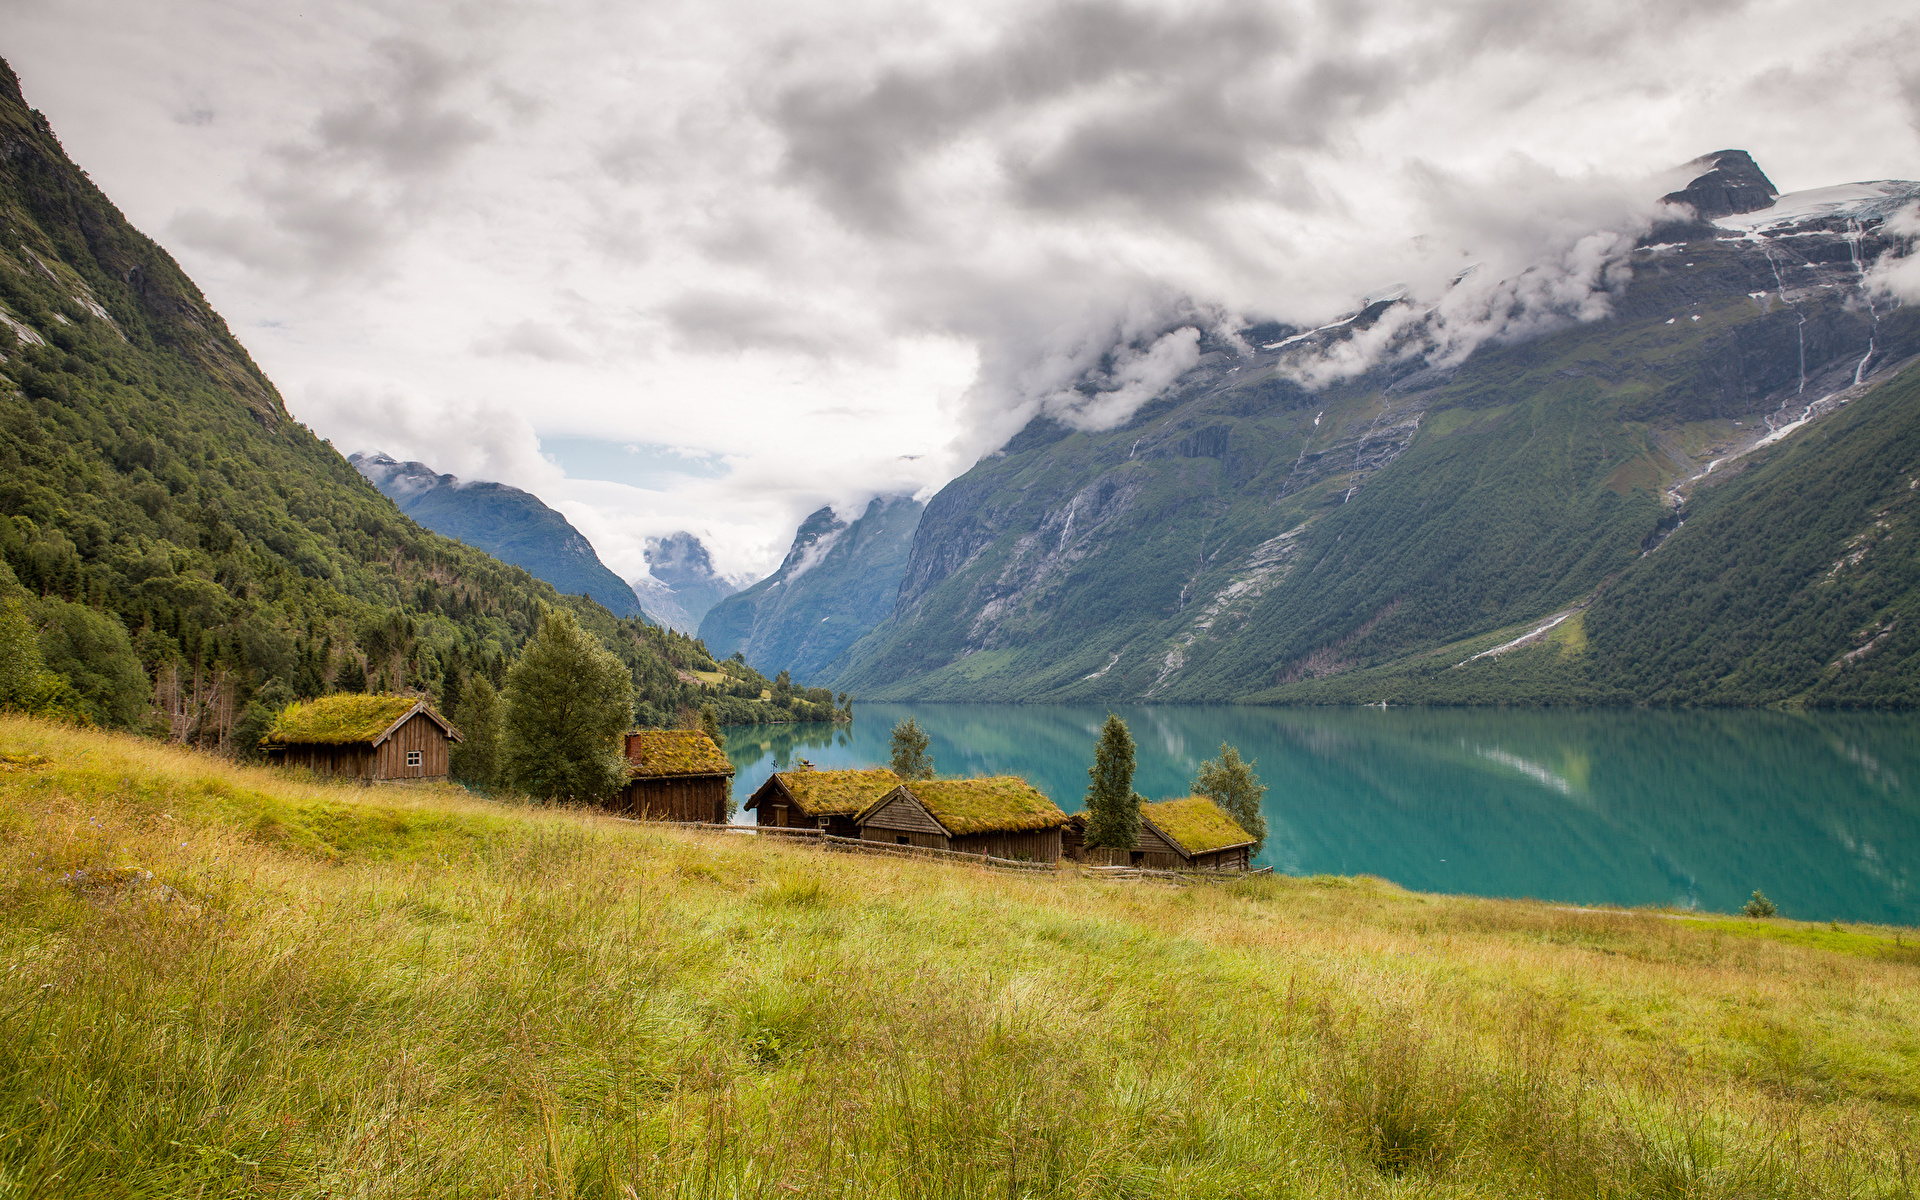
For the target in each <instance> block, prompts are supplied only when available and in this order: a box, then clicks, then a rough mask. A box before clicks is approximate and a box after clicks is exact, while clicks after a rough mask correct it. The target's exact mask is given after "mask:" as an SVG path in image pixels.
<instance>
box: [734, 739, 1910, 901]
mask: <svg viewBox="0 0 1920 1200" xmlns="http://www.w3.org/2000/svg"><path fill="white" fill-rule="evenodd" d="M1112 711H1114V712H1116V713H1118V714H1119V715H1120V716H1121V717H1122V718H1124V719H1125V720H1126V722H1127V724H1128V725H1129V726H1130V727H1131V728H1132V729H1133V734H1134V738H1135V740H1136V742H1137V743H1138V746H1139V749H1138V768H1137V772H1136V774H1135V776H1134V786H1135V787H1136V788H1137V789H1138V790H1139V791H1141V792H1142V793H1144V794H1145V795H1146V796H1147V797H1149V798H1150V799H1156V800H1157V799H1162V798H1165V797H1167V796H1173V795H1184V794H1185V793H1186V791H1187V785H1188V784H1189V782H1190V781H1191V780H1192V778H1193V772H1194V769H1195V768H1196V767H1197V766H1198V765H1199V763H1200V762H1201V761H1202V760H1203V759H1206V758H1211V757H1214V756H1215V755H1217V754H1218V752H1219V747H1220V743H1221V742H1223V741H1224V742H1230V743H1232V744H1233V745H1235V746H1237V747H1239V749H1240V752H1241V754H1242V755H1244V756H1246V757H1249V758H1253V759H1257V760H1258V763H1259V765H1258V771H1259V774H1260V777H1261V779H1262V781H1263V782H1265V783H1266V784H1268V785H1269V787H1270V789H1271V790H1270V791H1269V792H1268V793H1267V798H1266V815H1267V822H1268V826H1269V831H1270V832H1269V838H1268V842H1267V846H1266V849H1265V851H1264V852H1263V853H1262V854H1261V856H1260V858H1259V859H1258V860H1257V861H1258V862H1259V863H1260V864H1262V865H1270V866H1272V867H1273V868H1274V869H1275V870H1277V871H1283V872H1286V873H1288V874H1293V875H1313V874H1321V873H1330V874H1341V875H1352V874H1366V875H1378V876H1381V877H1383V878H1385V879H1390V880H1392V881H1394V882H1395V883H1398V884H1401V885H1403V886H1405V887H1408V888H1412V889H1414V890H1416V891H1428V892H1463V893H1469V894H1473V895H1482V896H1531V897H1535V898H1538V899H1546V900H1560V901H1566V902H1569V903H1575V904H1603V903H1604V904H1624V905H1638V904H1671V905H1678V906H1682V907H1692V908H1698V909H1702V910H1706V911H1716V912H1732V911H1734V910H1736V909H1738V908H1739V907H1740V905H1742V904H1743V903H1745V902H1746V899H1747V896H1748V894H1749V893H1751V892H1752V891H1753V890H1754V889H1755V888H1759V889H1761V890H1762V891H1764V892H1766V894H1767V895H1768V897H1769V898H1771V899H1772V900H1773V901H1774V902H1775V903H1776V904H1778V905H1779V906H1780V911H1781V913H1782V914H1783V915H1785V916H1791V917H1799V918H1803V919H1809V920H1829V919H1837V920H1851V921H1879V922H1887V923H1892V924H1899V925H1920V894H1916V889H1915V883H1916V879H1915V875H1916V864H1917V863H1920V716H1912V715H1898V714H1893V715H1890V714H1820V713H1815V714H1804V713H1778V712H1747V711H1741V712H1645V711H1632V710H1627V711H1621V710H1578V711H1559V710H1528V709H1504V710H1501V709H1493V710H1486V709H1418V708H1407V709H1385V710H1381V709H1351V708H1348V709H1299V708H1253V707H1242V706H1219V707H1169V708H1161V707H1145V706H1116V707H1114V708H1113V709H1112ZM1107 712H1108V709H1107V708H1105V707H1093V706H1088V707H1081V706H1024V705H989V704H938V705H936V704H865V703H859V704H856V705H855V709H854V721H853V723H852V725H850V726H846V725H843V726H838V727H834V726H827V725H772V726H768V725H761V726H742V727H735V728H730V729H728V730H727V731H726V733H727V738H726V741H727V751H728V754H729V756H730V757H731V758H732V759H733V762H734V765H735V766H736V767H737V768H738V769H739V774H738V775H737V776H736V777H735V780H734V795H735V797H736V798H737V799H738V800H739V801H740V802H741V803H742V804H744V803H745V802H746V798H747V797H748V796H750V795H752V794H753V791H754V789H755V788H757V787H759V786H760V784H761V783H763V782H765V780H766V778H767V776H768V775H769V774H770V773H771V772H773V771H775V770H778V769H784V768H786V767H788V766H790V765H792V763H793V762H794V761H795V760H796V759H800V758H805V759H807V760H809V761H811V762H812V763H813V764H814V765H815V766H817V767H822V768H828V767H846V766H861V765H876V764H884V763H885V762H886V761H887V756H888V736H889V734H890V733H891V732H892V729H893V725H894V722H896V721H899V720H902V719H904V718H906V717H909V716H911V717H913V718H915V719H916V720H918V721H919V722H920V724H921V725H922V726H924V727H925V728H926V729H927V731H928V732H929V733H930V734H931V735H932V739H933V745H932V751H933V757H934V765H935V766H936V767H937V768H938V769H939V771H940V772H941V773H942V774H962V775H972V774H1001V773H1011V774H1019V775H1024V776H1026V778H1027V779H1029V780H1030V781H1032V782H1033V783H1034V784H1035V785H1036V786H1038V787H1039V788H1040V789H1041V790H1043V791H1045V792H1046V793H1047V794H1048V795H1049V796H1051V797H1053V799H1054V801H1055V802H1056V803H1057V804H1059V805H1060V807H1061V808H1063V809H1065V810H1066V811H1068V812H1074V811H1077V810H1078V809H1080V808H1082V807H1084V805H1083V803H1082V800H1081V798H1082V796H1083V795H1084V794H1085V791H1086V784H1087V774H1086V772H1087V766H1088V765H1089V764H1090V763H1091V762H1092V761H1093V744H1094V738H1095V736H1096V734H1097V732H1098V730H1099V726H1100V723H1101V721H1103V720H1104V719H1105V717H1106V714H1107ZM750 817H751V814H746V813H743V814H742V819H747V818H750Z"/></svg>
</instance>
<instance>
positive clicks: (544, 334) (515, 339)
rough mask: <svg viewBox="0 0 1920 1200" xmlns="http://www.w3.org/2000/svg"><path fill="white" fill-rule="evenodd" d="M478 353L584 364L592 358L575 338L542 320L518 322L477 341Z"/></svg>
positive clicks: (476, 348)
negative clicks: (522, 356)
mask: <svg viewBox="0 0 1920 1200" xmlns="http://www.w3.org/2000/svg"><path fill="white" fill-rule="evenodd" d="M473 350H474V353H475V354H484V355H488V356H491V357H496V358H499V357H507V356H510V355H524V356H525V357H527V358H535V359H539V360H541V361H542V362H550V363H582V362H588V361H591V356H590V355H588V353H587V352H586V351H585V350H583V349H582V348H581V347H580V346H579V345H578V344H576V343H575V342H574V341H573V340H572V339H570V338H568V337H567V336H566V335H565V334H563V333H561V332H560V331H559V330H558V329H555V328H554V327H553V326H551V325H548V324H545V323H543V322H540V321H516V322H515V323H514V324H512V325H510V326H508V327H507V328H505V329H502V330H498V331H497V332H494V333H492V334H489V335H487V336H485V337H482V338H480V339H478V340H477V341H475V342H474V344H473Z"/></svg>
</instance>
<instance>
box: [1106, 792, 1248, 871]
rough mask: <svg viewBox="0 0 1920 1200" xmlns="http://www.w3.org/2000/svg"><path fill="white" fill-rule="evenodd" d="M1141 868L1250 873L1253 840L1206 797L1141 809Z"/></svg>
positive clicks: (1196, 797) (1183, 799)
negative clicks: (1245, 871) (1247, 870)
mask: <svg viewBox="0 0 1920 1200" xmlns="http://www.w3.org/2000/svg"><path fill="white" fill-rule="evenodd" d="M1135 853H1136V854H1138V855H1140V857H1138V858H1136V859H1135V860H1134V861H1135V862H1136V864H1137V865H1139V866H1142V867H1146V868H1148V869H1150V870H1154V871H1244V870H1246V869H1248V867H1250V866H1251V865H1252V862H1253V838H1252V836H1251V835H1249V834H1248V833H1247V831H1246V830H1244V829H1242V828H1240V825H1239V822H1237V821H1235V820H1234V819H1233V818H1232V817H1230V816H1228V815H1227V814H1226V811H1225V810H1224V809H1222V808H1221V807H1220V806H1219V805H1218V804H1215V803H1214V802H1213V801H1212V800H1210V799H1208V798H1207V797H1205V796H1182V797H1181V798H1180V799H1178V800H1161V801H1159V802H1158V803H1155V804H1142V805H1141V806H1140V845H1139V849H1138V850H1136V851H1135Z"/></svg>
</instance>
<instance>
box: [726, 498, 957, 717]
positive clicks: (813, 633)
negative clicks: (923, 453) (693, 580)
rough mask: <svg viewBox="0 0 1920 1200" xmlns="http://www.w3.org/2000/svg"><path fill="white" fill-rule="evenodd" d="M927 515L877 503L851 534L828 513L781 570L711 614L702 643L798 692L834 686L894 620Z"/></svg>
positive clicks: (811, 520) (914, 506) (808, 527)
mask: <svg viewBox="0 0 1920 1200" xmlns="http://www.w3.org/2000/svg"><path fill="white" fill-rule="evenodd" d="M924 511H925V509H924V506H923V505H921V504H920V503H919V502H918V501H916V500H914V499H913V498H912V497H909V496H888V497H881V498H879V499H876V500H874V501H872V502H871V503H869V504H868V505H867V509H866V511H865V512H864V513H862V514H861V515H860V516H859V518H858V519H856V520H855V521H853V523H852V524H848V523H847V522H845V521H843V520H841V519H840V518H839V517H837V516H835V515H834V512H833V510H832V509H831V508H823V509H821V510H820V511H818V512H816V513H814V514H813V515H812V516H810V517H808V518H807V519H806V521H804V522H803V523H802V524H801V526H800V529H799V531H798V532H797V533H795V534H794V538H793V548H792V549H791V550H789V551H787V557H786V559H785V560H784V561H782V562H781V564H780V569H779V570H777V571H775V572H774V573H773V574H771V575H769V576H767V577H766V578H765V579H762V580H761V581H760V582H759V583H756V584H754V585H753V586H752V587H750V588H748V589H746V590H745V591H743V592H740V593H738V594H737V595H733V596H729V597H727V598H726V599H725V600H722V601H721V602H720V603H718V604H716V605H714V606H713V609H712V611H710V612H708V613H707V615H706V618H705V619H704V620H703V621H701V622H700V638H701V640H702V641H703V642H705V643H706V644H707V645H708V646H709V647H711V648H712V649H713V652H714V653H715V654H719V655H726V654H729V653H732V652H734V651H736V650H738V651H740V652H742V653H744V654H745V655H746V656H747V657H748V658H749V659H751V660H753V661H754V662H757V663H761V664H763V665H764V666H766V667H767V668H768V669H772V668H773V667H775V666H778V667H781V668H784V669H786V670H788V671H791V672H792V673H793V677H794V679H796V680H799V681H801V682H807V683H813V682H824V681H826V680H830V679H832V678H833V677H834V675H835V674H837V673H838V671H839V666H840V660H841V658H842V657H843V656H844V655H845V654H846V652H847V650H848V648H849V647H851V646H852V645H853V644H854V643H855V642H856V641H858V640H859V639H860V638H861V637H862V636H864V635H865V634H866V633H867V632H868V631H869V630H871V629H872V628H873V627H874V626H875V625H878V624H879V623H880V622H881V621H882V620H884V619H885V618H886V616H887V614H888V613H889V612H891V611H892V610H893V603H894V597H895V596H897V595H898V594H899V592H900V579H901V576H902V575H903V574H904V573H905V571H906V567H907V554H908V550H909V548H910V547H911V546H912V544H913V536H914V529H915V528H916V527H917V526H918V525H919V523H920V517H921V513H922V512H924Z"/></svg>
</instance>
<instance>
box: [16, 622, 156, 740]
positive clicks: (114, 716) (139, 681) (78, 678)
mask: <svg viewBox="0 0 1920 1200" xmlns="http://www.w3.org/2000/svg"><path fill="white" fill-rule="evenodd" d="M33 608H34V616H35V617H36V618H37V619H38V623H39V625H40V649H41V652H42V654H43V655H44V657H45V663H46V668H47V670H49V671H52V672H53V673H54V674H56V675H60V676H63V677H65V678H66V680H67V681H68V682H69V683H70V684H72V686H73V690H74V691H75V692H76V693H77V694H78V695H79V697H80V700H81V703H82V707H83V709H84V711H85V712H86V714H87V717H88V719H89V720H91V721H92V722H93V723H94V724H97V725H107V726H113V727H116V728H121V729H131V728H134V727H136V726H138V725H139V724H140V723H141V718H142V717H144V716H145V715H146V711H147V701H148V699H149V697H150V696H151V695H152V691H153V688H152V685H151V684H150V683H149V682H148V681H147V673H146V672H145V671H144V670H142V669H141V667H140V659H139V657H138V656H137V655H135V654H134V652H133V640H132V639H131V638H129V637H128V636H127V627H126V626H125V625H122V624H121V623H120V620H119V618H118V617H115V616H114V615H113V614H112V613H103V612H99V611H96V610H94V609H92V608H88V607H87V606H86V605H84V604H69V603H68V602H66V601H65V600H60V599H56V598H53V597H48V598H47V599H44V600H40V601H37V602H35V604H34V606H33Z"/></svg>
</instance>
